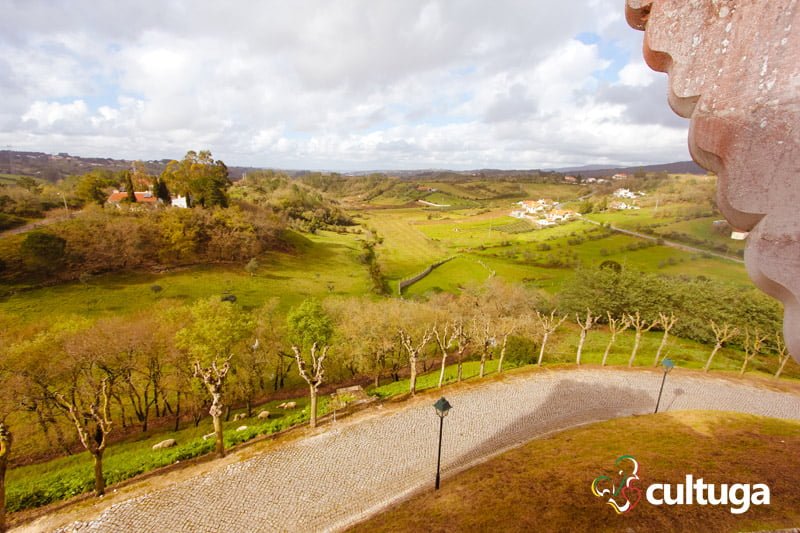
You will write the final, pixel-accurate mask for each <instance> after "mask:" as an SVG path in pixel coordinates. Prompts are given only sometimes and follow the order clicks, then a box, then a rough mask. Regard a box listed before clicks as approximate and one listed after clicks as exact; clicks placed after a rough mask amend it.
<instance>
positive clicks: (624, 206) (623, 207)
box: [608, 202, 640, 211]
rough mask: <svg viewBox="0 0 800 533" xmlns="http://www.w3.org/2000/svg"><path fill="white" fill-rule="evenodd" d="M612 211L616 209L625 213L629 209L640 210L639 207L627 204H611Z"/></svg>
mask: <svg viewBox="0 0 800 533" xmlns="http://www.w3.org/2000/svg"><path fill="white" fill-rule="evenodd" d="M608 207H610V208H611V209H616V210H617V211H625V210H627V209H640V207H639V206H638V205H633V204H626V203H625V202H611V204H610V205H609V206H608Z"/></svg>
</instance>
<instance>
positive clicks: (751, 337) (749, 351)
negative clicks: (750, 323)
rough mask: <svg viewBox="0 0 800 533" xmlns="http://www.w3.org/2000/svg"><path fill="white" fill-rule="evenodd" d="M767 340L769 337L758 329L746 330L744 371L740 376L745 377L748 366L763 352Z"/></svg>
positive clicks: (741, 371) (742, 370)
mask: <svg viewBox="0 0 800 533" xmlns="http://www.w3.org/2000/svg"><path fill="white" fill-rule="evenodd" d="M765 340H767V335H766V334H763V333H761V332H760V331H758V330H757V329H753V331H752V332H751V331H750V328H745V330H744V361H743V362H742V369H741V370H740V371H739V375H740V376H743V375H744V371H745V370H746V369H747V365H748V364H749V363H750V361H752V360H753V358H754V357H755V356H757V355H758V354H759V353H760V352H761V347H762V345H763V344H764V341H765Z"/></svg>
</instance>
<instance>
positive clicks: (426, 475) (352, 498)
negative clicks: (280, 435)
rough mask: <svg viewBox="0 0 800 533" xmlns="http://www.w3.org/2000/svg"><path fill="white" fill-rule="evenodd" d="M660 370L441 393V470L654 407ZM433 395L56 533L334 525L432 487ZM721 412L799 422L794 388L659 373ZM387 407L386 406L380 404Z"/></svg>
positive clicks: (546, 378) (684, 403)
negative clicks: (444, 404) (445, 409)
mask: <svg viewBox="0 0 800 533" xmlns="http://www.w3.org/2000/svg"><path fill="white" fill-rule="evenodd" d="M661 376H662V374H661V373H660V372H646V371H637V372H626V371H620V370H600V369H591V370H589V369H587V370H583V369H580V370H571V371H553V372H543V373H537V374H533V375H526V376H515V377H506V378H505V379H504V380H503V381H496V382H492V383H486V384H484V385H481V386H475V387H468V388H465V389H461V390H450V391H447V392H446V394H447V397H448V400H449V401H450V403H451V404H452V405H453V409H452V411H451V412H450V415H449V416H448V417H447V419H446V420H445V422H444V444H443V452H442V466H443V475H444V480H445V481H444V483H446V479H447V476H448V475H451V474H453V473H454V472H456V471H458V470H461V469H464V468H466V467H468V466H470V465H472V464H475V463H477V462H480V461H481V460H485V459H486V458H487V457H488V456H491V455H494V454H496V453H499V452H500V451H503V450H505V449H508V448H509V447H512V446H514V445H516V444H519V443H522V442H525V441H527V440H530V439H531V438H534V437H536V436H540V435H543V434H545V433H547V432H550V431H553V430H557V429H563V428H566V427H570V426H575V425H578V424H583V423H588V422H593V421H599V420H605V419H610V418H615V417H620V416H627V415H632V414H635V413H651V412H652V411H653V408H654V405H655V400H656V395H657V393H658V387H659V385H660V383H661ZM433 400H435V398H434V397H432V396H431V397H426V398H425V401H424V402H423V401H421V400H420V401H414V402H410V404H409V405H408V406H407V407H404V408H400V409H397V410H393V411H391V412H386V413H384V416H374V413H375V412H381V410H380V409H378V408H377V407H375V408H372V410H373V414H371V413H369V412H367V413H360V414H357V415H355V416H354V417H353V418H352V419H350V421H349V422H345V423H342V422H340V423H338V424H336V425H330V424H328V425H327V426H325V427H323V428H322V429H321V431H320V432H319V433H318V434H316V435H314V436H311V437H309V438H306V439H303V440H299V441H295V442H290V443H286V444H285V445H283V446H281V447H278V448H277V449H275V450H273V451H267V452H264V453H263V454H260V455H258V456H256V457H254V458H251V459H248V460H244V461H241V462H238V463H235V464H231V465H228V466H225V467H220V468H219V469H216V470H212V471H211V472H210V473H208V474H206V475H203V476H201V477H197V478H192V479H189V480H187V481H181V482H177V483H176V484H174V485H171V486H169V487H167V488H165V489H160V490H156V491H154V492H151V493H149V494H145V495H144V496H140V497H136V498H133V499H130V500H127V501H124V502H122V503H118V504H115V505H113V506H111V507H109V508H108V509H106V510H105V511H103V512H102V513H101V514H100V515H99V516H98V517H97V518H96V519H94V520H91V521H87V522H76V523H73V524H71V525H69V526H68V527H66V528H64V529H62V530H61V531H81V532H84V531H132V532H133V531H135V532H142V533H144V532H153V533H162V532H184V531H185V532H193V533H194V532H211V531H224V532H256V531H292V532H295V531H297V532H310V531H327V530H338V529H342V528H344V527H346V526H347V525H349V524H352V523H353V522H354V521H357V520H358V519H359V518H363V517H365V516H366V515H369V514H371V513H374V512H375V511H377V510H379V509H381V508H383V507H384V506H386V505H388V504H389V503H391V502H392V501H394V500H397V499H400V498H402V497H404V496H405V495H408V494H409V493H411V492H414V491H417V490H420V489H422V488H428V487H430V488H433V481H434V479H433V477H434V474H435V467H436V442H437V432H438V425H439V421H438V418H437V416H436V414H435V413H434V410H433V407H432V406H431V404H432V402H433ZM676 409H717V410H732V411H739V412H744V413H752V414H758V415H767V416H774V417H779V418H795V419H797V418H800V396H798V395H794V394H790V393H781V392H774V391H770V390H766V389H761V388H754V387H752V386H749V385H746V384H736V383H733V382H730V381H726V380H722V379H718V378H705V377H703V376H696V375H681V374H680V372H674V373H672V374H671V375H670V376H669V377H668V378H667V383H666V387H665V389H664V396H663V397H662V399H661V409H660V410H676ZM387 411H388V410H387Z"/></svg>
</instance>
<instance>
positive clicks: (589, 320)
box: [575, 307, 600, 365]
mask: <svg viewBox="0 0 800 533" xmlns="http://www.w3.org/2000/svg"><path fill="white" fill-rule="evenodd" d="M599 318H600V317H599V316H592V311H591V310H590V309H589V308H588V307H587V308H586V320H583V319H582V318H581V317H580V315H578V313H575V320H576V322H578V326H580V328H581V336H580V340H579V341H578V352H577V354H576V355H575V364H576V365H580V364H581V352H582V351H583V343H584V342H586V334H587V333H588V331H589V330H590V329H592V326H593V325H595V323H597V320H598V319H599Z"/></svg>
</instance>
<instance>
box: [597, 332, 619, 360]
mask: <svg viewBox="0 0 800 533" xmlns="http://www.w3.org/2000/svg"><path fill="white" fill-rule="evenodd" d="M616 337H617V334H616V333H612V334H611V340H609V341H608V344H606V351H605V352H603V360H602V361H601V362H600V366H606V360H607V359H608V354H609V353H610V352H611V346H612V345H613V344H614V341H615V340H616Z"/></svg>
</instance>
